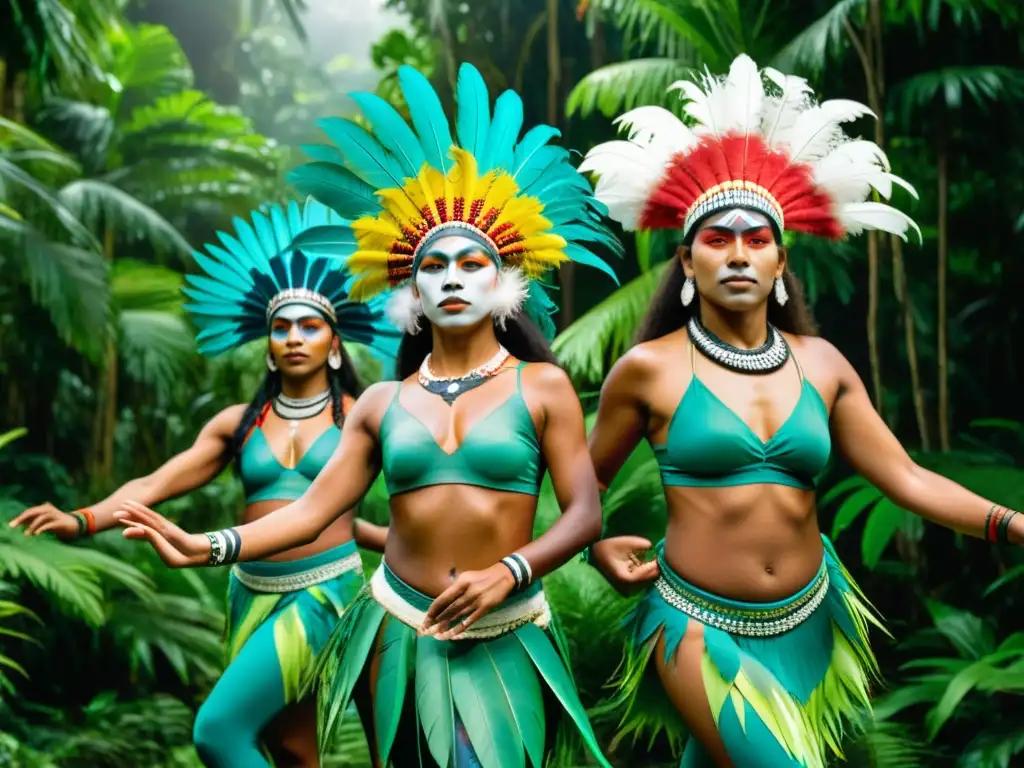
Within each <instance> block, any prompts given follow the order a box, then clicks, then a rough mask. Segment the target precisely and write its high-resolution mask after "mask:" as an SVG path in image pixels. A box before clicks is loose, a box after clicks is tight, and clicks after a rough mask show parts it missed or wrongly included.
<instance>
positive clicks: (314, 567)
mask: <svg viewBox="0 0 1024 768" xmlns="http://www.w3.org/2000/svg"><path fill="white" fill-rule="evenodd" d="M363 583H364V579H363V572H362V566H361V564H360V560H359V552H358V550H357V549H356V544H355V542H354V541H348V542H346V543H345V544H342V545H340V546H337V547H333V548H332V549H329V550H326V551H325V552H321V553H320V554H318V555H313V556H312V557H304V558H300V559H298V560H290V561H280V562H254V563H239V564H237V565H235V566H234V567H233V568H232V571H231V580H230V583H229V585H228V622H227V632H226V645H227V662H228V663H229V664H230V663H231V662H232V661H234V659H235V657H236V656H237V655H238V653H239V652H240V651H241V650H242V648H243V647H244V646H245V644H246V642H248V641H249V639H250V638H251V637H252V635H253V633H254V632H255V631H256V630H257V629H259V628H260V627H261V626H263V625H264V624H265V623H267V622H273V627H274V650H275V652H276V655H277V660H278V662H279V663H280V665H281V673H282V677H283V678H284V689H285V690H284V701H285V703H288V704H291V703H294V702H296V701H298V700H299V699H301V698H302V697H303V696H304V695H306V693H308V689H309V687H310V685H311V683H312V680H313V674H314V670H315V667H316V658H317V655H318V654H319V652H320V651H321V650H322V649H323V647H324V646H325V645H326V644H327V641H328V640H329V639H330V637H331V632H332V631H333V630H334V628H335V626H337V623H338V620H339V619H340V618H341V616H342V614H344V612H345V610H346V609H347V608H348V606H349V605H350V604H351V603H352V601H353V600H354V599H355V597H356V595H357V594H358V593H359V590H360V588H361V587H362V586H363ZM254 586H255V587H258V589H253V587H254ZM271 589H274V590H281V591H273V592H272V591H269V590H271Z"/></svg>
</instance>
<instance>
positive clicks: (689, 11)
mask: <svg viewBox="0 0 1024 768" xmlns="http://www.w3.org/2000/svg"><path fill="white" fill-rule="evenodd" d="M721 5H727V4H721ZM590 7H591V9H592V10H593V11H594V12H600V13H601V14H602V16H603V17H604V18H610V19H611V20H612V22H613V23H614V24H615V26H617V27H618V28H619V29H620V30H622V32H623V34H625V35H626V38H627V40H636V42H637V43H638V44H639V45H640V46H642V47H647V46H650V47H651V49H653V51H654V53H655V55H657V56H663V57H665V58H668V59H678V60H680V61H686V62H688V63H696V62H698V61H701V62H705V63H707V64H708V65H709V66H713V65H714V64H716V63H717V62H718V61H719V60H722V59H728V58H729V53H727V52H725V51H722V50H721V46H720V41H719V40H716V39H714V38H715V37H716V29H715V25H714V24H708V23H707V22H708V21H709V19H708V15H707V14H708V11H707V8H706V6H705V4H704V3H699V2H682V1H681V0H591V3H590ZM718 10H719V11H721V9H718ZM702 21H703V22H704V23H703V24H702V23H700V22H702ZM718 26H725V25H724V23H722V19H721V18H719V25H718Z"/></svg>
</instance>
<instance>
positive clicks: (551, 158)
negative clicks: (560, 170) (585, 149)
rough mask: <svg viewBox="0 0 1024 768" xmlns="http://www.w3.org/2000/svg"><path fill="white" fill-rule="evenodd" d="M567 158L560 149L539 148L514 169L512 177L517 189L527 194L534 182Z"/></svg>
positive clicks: (564, 152)
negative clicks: (517, 186)
mask: <svg viewBox="0 0 1024 768" xmlns="http://www.w3.org/2000/svg"><path fill="white" fill-rule="evenodd" d="M567 157H568V153H567V152H566V151H565V150H564V149H563V148H562V147H554V146H549V147H541V148H540V149H538V150H537V151H536V152H535V153H534V154H533V155H532V156H531V157H530V158H529V159H528V160H526V161H524V162H523V164H522V165H520V166H518V167H516V168H515V169H514V171H513V174H512V176H513V178H515V180H516V184H518V185H519V188H520V189H522V190H523V192H524V193H526V194H529V191H528V190H529V188H530V186H531V185H532V184H534V182H536V181H537V180H538V179H540V178H541V177H542V176H543V175H544V174H546V173H548V172H549V171H551V170H555V169H556V168H557V167H558V165H559V164H561V163H565V161H566V158H567Z"/></svg>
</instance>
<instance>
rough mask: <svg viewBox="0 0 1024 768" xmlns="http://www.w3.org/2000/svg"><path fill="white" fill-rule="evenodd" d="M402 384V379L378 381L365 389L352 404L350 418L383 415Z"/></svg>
mask: <svg viewBox="0 0 1024 768" xmlns="http://www.w3.org/2000/svg"><path fill="white" fill-rule="evenodd" d="M401 386H402V382H400V381H378V382H376V383H374V384H371V385H370V386H368V387H367V388H366V389H364V390H363V394H361V395H360V396H359V397H358V398H357V399H356V402H355V404H354V405H353V406H352V410H351V412H350V414H351V416H350V418H359V417H363V418H366V417H369V416H371V415H375V414H376V415H381V414H383V412H384V409H385V408H386V407H387V406H388V404H389V403H390V402H391V400H392V399H393V398H394V397H395V395H396V394H397V392H398V390H399V388H400V387H401Z"/></svg>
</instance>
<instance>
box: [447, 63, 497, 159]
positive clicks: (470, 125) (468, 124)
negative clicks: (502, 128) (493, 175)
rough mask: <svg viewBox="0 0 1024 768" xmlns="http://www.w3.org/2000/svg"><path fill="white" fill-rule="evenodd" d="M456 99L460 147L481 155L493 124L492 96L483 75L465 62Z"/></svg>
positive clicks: (460, 72) (474, 154) (461, 70)
mask: <svg viewBox="0 0 1024 768" xmlns="http://www.w3.org/2000/svg"><path fill="white" fill-rule="evenodd" d="M455 101H456V103H457V104H458V118H457V120H456V124H455V132H456V135H457V136H458V139H459V146H460V147H462V149H464V150H466V151H467V152H469V153H471V154H472V155H473V156H474V157H478V156H479V155H480V153H481V152H483V150H484V147H485V145H486V142H487V130H488V129H489V128H490V126H491V97H490V94H488V92H487V84H486V83H485V82H484V78H483V76H482V75H481V74H480V71H479V70H478V69H477V68H476V67H474V66H473V65H472V64H469V63H464V64H463V65H462V66H461V67H459V79H458V84H457V86H456V91H455Z"/></svg>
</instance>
